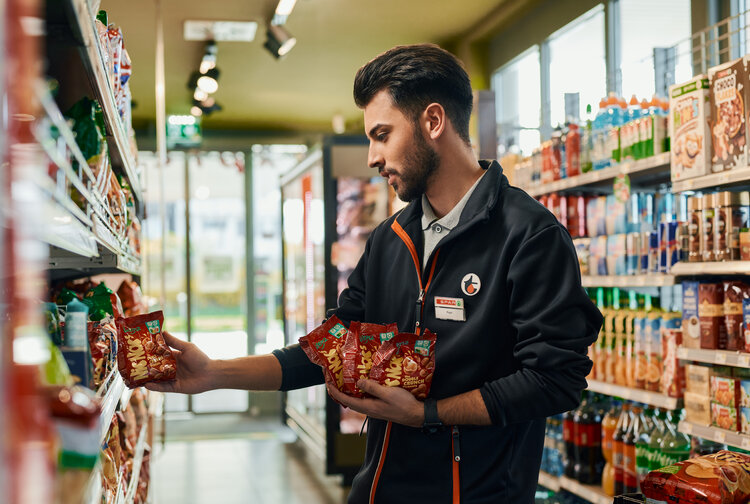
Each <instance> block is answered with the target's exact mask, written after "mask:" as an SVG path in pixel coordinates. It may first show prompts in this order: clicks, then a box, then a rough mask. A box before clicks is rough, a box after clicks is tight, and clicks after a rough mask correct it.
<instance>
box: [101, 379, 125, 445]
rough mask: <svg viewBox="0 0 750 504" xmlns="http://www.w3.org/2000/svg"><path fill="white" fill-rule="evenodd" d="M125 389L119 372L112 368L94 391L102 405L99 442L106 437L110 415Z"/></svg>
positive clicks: (112, 413)
mask: <svg viewBox="0 0 750 504" xmlns="http://www.w3.org/2000/svg"><path fill="white" fill-rule="evenodd" d="M125 390H126V387H125V382H124V381H122V377H121V376H120V373H119V372H118V371H117V369H113V370H112V371H111V372H110V374H109V375H108V376H107V378H106V379H105V380H104V383H103V384H102V386H101V387H99V390H97V391H96V397H98V398H99V399H100V401H101V405H102V415H101V417H100V418H101V425H100V428H101V434H100V435H99V442H100V444H101V443H104V440H105V439H106V438H107V432H108V431H109V425H110V423H111V422H112V416H113V415H114V414H115V411H117V405H118V404H120V399H121V398H122V396H123V393H124V392H125Z"/></svg>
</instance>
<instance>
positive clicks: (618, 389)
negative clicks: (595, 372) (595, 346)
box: [588, 380, 682, 410]
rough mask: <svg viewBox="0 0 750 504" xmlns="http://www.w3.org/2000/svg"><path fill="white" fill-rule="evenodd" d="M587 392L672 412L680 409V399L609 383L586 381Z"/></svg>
mask: <svg viewBox="0 0 750 504" xmlns="http://www.w3.org/2000/svg"><path fill="white" fill-rule="evenodd" d="M588 383H589V387H588V390H591V391H592V392H597V393H599V394H605V395H608V396H614V397H622V398H623V399H627V400H628V401H636V402H641V403H645V404H649V405H651V406H656V407H658V408H666V409H669V410H674V409H677V408H680V407H682V399H677V398H676V397H669V396H667V395H664V394H659V393H658V392H649V391H648V390H641V389H634V388H630V387H622V386H620V385H613V384H611V383H606V382H601V381H596V380H588Z"/></svg>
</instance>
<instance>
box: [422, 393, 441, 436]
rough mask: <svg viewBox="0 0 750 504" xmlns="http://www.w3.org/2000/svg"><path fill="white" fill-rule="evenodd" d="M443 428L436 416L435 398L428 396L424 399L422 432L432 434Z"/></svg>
mask: <svg viewBox="0 0 750 504" xmlns="http://www.w3.org/2000/svg"><path fill="white" fill-rule="evenodd" d="M442 428H443V422H441V421H440V418H439V417H438V410H437V399H435V398H434V397H428V398H427V399H425V400H424V423H423V424H422V432H424V433H425V434H434V433H436V432H437V431H439V430H440V429H442Z"/></svg>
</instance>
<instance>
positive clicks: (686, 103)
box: [669, 75, 711, 180]
mask: <svg viewBox="0 0 750 504" xmlns="http://www.w3.org/2000/svg"><path fill="white" fill-rule="evenodd" d="M669 98H670V99H669V111H670V114H669V136H670V138H671V139H672V140H671V142H672V144H671V149H672V150H671V154H670V162H671V165H672V180H684V179H687V178H692V177H699V176H701V175H705V174H707V173H710V172H711V163H710V157H709V156H710V152H711V131H710V128H709V122H708V121H709V119H710V116H711V109H710V107H709V86H708V79H707V78H706V76H705V75H698V76H696V77H693V79H691V80H689V81H688V82H686V83H684V84H677V85H674V86H671V87H670V88H669Z"/></svg>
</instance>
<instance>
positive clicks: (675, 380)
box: [661, 329, 685, 397]
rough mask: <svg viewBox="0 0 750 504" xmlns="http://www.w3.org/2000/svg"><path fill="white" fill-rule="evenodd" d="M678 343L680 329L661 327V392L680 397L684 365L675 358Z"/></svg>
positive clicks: (682, 391) (680, 333)
mask: <svg viewBox="0 0 750 504" xmlns="http://www.w3.org/2000/svg"><path fill="white" fill-rule="evenodd" d="M680 345H682V329H662V333H661V346H662V355H663V356H664V362H663V365H664V370H663V372H662V375H661V393H662V394H666V395H668V396H669V397H682V396H683V393H684V392H685V365H684V364H683V363H682V361H680V359H678V358H677V348H678V347H679V346H680Z"/></svg>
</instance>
